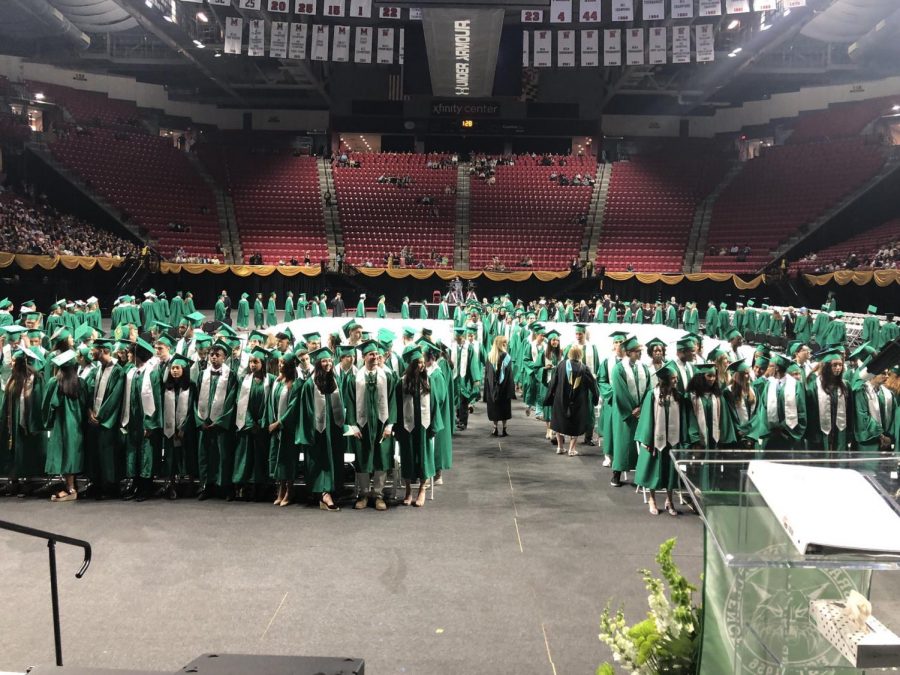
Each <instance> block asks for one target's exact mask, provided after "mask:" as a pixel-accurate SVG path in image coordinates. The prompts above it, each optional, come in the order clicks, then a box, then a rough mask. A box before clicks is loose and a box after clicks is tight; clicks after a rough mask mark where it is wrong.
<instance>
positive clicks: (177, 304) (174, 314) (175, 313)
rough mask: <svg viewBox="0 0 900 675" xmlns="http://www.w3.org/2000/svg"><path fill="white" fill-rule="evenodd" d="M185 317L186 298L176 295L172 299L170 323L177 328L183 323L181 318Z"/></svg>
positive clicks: (170, 303)
mask: <svg viewBox="0 0 900 675" xmlns="http://www.w3.org/2000/svg"><path fill="white" fill-rule="evenodd" d="M183 316H184V298H182V297H181V296H180V295H176V296H175V297H174V298H172V300H171V302H169V323H170V324H172V325H173V326H177V325H178V324H179V322H180V321H181V317H183Z"/></svg>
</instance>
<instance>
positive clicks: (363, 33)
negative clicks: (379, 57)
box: [353, 26, 375, 63]
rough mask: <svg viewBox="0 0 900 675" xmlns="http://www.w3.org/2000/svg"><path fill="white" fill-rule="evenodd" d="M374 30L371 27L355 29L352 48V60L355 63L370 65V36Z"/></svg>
mask: <svg viewBox="0 0 900 675" xmlns="http://www.w3.org/2000/svg"><path fill="white" fill-rule="evenodd" d="M374 31H375V29H374V28H372V27H371V26H357V27H356V41H355V44H354V46H353V60H354V61H355V62H356V63H372V34H373V33H374Z"/></svg>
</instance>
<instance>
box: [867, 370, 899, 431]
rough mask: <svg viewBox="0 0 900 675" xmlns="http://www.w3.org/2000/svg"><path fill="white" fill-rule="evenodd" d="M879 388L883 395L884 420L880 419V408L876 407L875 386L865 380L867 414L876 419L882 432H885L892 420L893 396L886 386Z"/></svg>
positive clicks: (876, 394)
mask: <svg viewBox="0 0 900 675" xmlns="http://www.w3.org/2000/svg"><path fill="white" fill-rule="evenodd" d="M880 390H881V392H882V393H883V395H884V413H885V417H887V419H886V420H883V419H881V409H880V408H879V407H878V391H876V390H875V387H873V386H872V383H871V382H866V402H867V403H868V404H869V416H870V417H872V418H873V419H876V420H878V424H879V425H880V426H881V429H882V432H887V431H888V427H889V426H890V425H891V422H892V421H893V415H892V414H891V413H892V412H893V406H894V397H893V395H892V394H891V391H890V390H889V389H888V388H887V387H881V388H880Z"/></svg>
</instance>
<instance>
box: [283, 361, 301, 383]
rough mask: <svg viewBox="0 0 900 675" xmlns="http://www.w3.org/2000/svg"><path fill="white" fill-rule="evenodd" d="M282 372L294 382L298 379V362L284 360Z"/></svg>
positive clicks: (285, 377) (287, 378)
mask: <svg viewBox="0 0 900 675" xmlns="http://www.w3.org/2000/svg"><path fill="white" fill-rule="evenodd" d="M281 373H282V374H283V375H284V379H286V380H290V381H291V382H293V381H294V380H296V379H297V364H296V363H294V362H293V361H282V366H281Z"/></svg>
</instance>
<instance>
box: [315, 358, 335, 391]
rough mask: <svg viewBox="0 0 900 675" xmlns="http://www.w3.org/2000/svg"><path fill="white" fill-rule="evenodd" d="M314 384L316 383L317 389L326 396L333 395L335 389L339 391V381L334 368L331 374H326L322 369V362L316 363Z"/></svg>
mask: <svg viewBox="0 0 900 675" xmlns="http://www.w3.org/2000/svg"><path fill="white" fill-rule="evenodd" d="M313 382H315V385H316V389H318V390H319V391H320V392H322V393H323V394H325V395H326V396H327V395H328V394H331V393H332V392H333V391H334V390H335V389H337V379H336V378H335V376H334V367H332V369H331V372H330V373H329V372H326V371H325V369H324V368H323V367H322V362H321V361H316V365H315V366H314V367H313Z"/></svg>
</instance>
